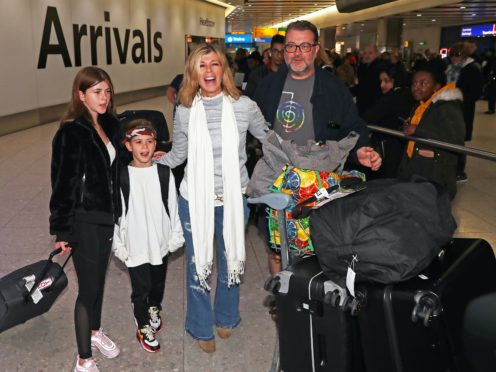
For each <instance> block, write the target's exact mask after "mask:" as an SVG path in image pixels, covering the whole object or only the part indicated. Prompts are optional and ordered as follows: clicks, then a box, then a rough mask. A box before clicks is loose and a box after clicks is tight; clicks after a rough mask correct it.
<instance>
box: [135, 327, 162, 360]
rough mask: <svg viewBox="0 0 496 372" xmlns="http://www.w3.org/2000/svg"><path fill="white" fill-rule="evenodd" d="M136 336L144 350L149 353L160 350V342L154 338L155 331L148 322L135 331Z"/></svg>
mask: <svg viewBox="0 0 496 372" xmlns="http://www.w3.org/2000/svg"><path fill="white" fill-rule="evenodd" d="M136 338H137V339H138V341H139V343H140V344H141V346H142V347H143V349H145V350H146V351H148V352H150V353H158V352H159V351H160V344H159V343H158V340H157V339H156V338H155V331H154V330H153V328H152V327H151V326H150V325H149V324H147V325H145V326H144V327H143V328H141V329H138V330H137V331H136Z"/></svg>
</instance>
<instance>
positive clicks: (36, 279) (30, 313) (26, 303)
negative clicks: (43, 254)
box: [0, 248, 70, 332]
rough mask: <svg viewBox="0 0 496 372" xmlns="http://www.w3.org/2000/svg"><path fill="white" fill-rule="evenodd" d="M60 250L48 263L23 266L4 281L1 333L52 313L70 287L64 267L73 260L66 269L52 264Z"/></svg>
mask: <svg viewBox="0 0 496 372" xmlns="http://www.w3.org/2000/svg"><path fill="white" fill-rule="evenodd" d="M60 251H61V250H60V248H59V249H56V250H54V251H52V252H51V253H50V256H49V258H48V260H42V261H39V262H36V263H33V264H31V265H28V266H25V267H22V268H20V269H18V270H16V271H14V272H12V273H10V274H8V275H6V276H4V277H3V278H1V279H0V332H3V331H5V330H6V329H9V328H12V327H14V326H16V325H18V324H21V323H24V322H26V321H27V320H29V319H31V318H34V317H36V316H38V315H41V314H43V313H45V312H47V311H48V310H50V308H51V307H52V305H53V303H54V302H55V300H56V299H57V297H58V296H59V294H60V293H61V292H62V291H63V290H64V288H65V287H66V286H67V276H66V275H65V273H64V270H63V268H64V266H65V264H66V263H67V261H68V260H69V258H67V260H66V261H65V263H64V265H63V266H60V265H59V264H58V263H56V262H53V261H52V259H53V257H54V256H55V255H56V254H58V253H60ZM69 257H70V256H69ZM26 284H28V286H26ZM28 288H30V289H28Z"/></svg>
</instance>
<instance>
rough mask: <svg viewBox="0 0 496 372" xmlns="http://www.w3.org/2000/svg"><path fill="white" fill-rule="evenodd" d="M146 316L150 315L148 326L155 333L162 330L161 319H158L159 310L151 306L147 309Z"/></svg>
mask: <svg viewBox="0 0 496 372" xmlns="http://www.w3.org/2000/svg"><path fill="white" fill-rule="evenodd" d="M148 314H149V315H150V326H151V327H152V328H153V330H154V331H155V332H158V331H160V329H161V328H162V318H160V308H159V307H157V306H151V307H150V308H148Z"/></svg>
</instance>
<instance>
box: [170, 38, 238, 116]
mask: <svg viewBox="0 0 496 372" xmlns="http://www.w3.org/2000/svg"><path fill="white" fill-rule="evenodd" d="M209 53H215V54H217V57H219V62H220V65H221V67H222V69H223V71H224V73H223V74H222V82H221V87H222V91H223V92H224V94H225V95H227V96H230V97H232V98H234V99H238V98H239V97H240V96H241V93H240V92H239V90H238V88H236V85H235V84H234V79H233V76H232V73H231V69H230V68H229V64H228V62H227V58H226V55H225V54H224V52H222V50H220V48H219V47H217V46H215V45H212V44H201V45H199V46H198V47H197V48H196V49H195V50H193V51H192V52H191V54H190V55H189V56H188V59H187V60H186V65H185V67H184V80H183V83H182V85H181V89H180V90H179V103H180V104H182V105H183V106H185V107H191V105H192V104H193V99H194V98H195V96H196V94H197V93H198V91H199V90H200V83H199V81H198V75H199V72H200V60H201V57H203V56H204V55H206V54H209Z"/></svg>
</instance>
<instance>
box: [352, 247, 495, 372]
mask: <svg viewBox="0 0 496 372" xmlns="http://www.w3.org/2000/svg"><path fill="white" fill-rule="evenodd" d="M366 289H367V305H366V307H365V309H364V310H363V311H362V312H360V314H359V315H358V322H359V330H360V338H361V342H362V351H363V358H364V362H365V365H366V370H367V372H389V371H391V372H418V371H421V372H448V371H450V372H471V371H473V369H472V368H471V367H470V365H469V362H468V359H467V354H466V352H465V351H464V348H463V337H462V331H463V317H464V313H465V310H466V308H467V305H468V303H469V302H470V301H471V300H473V299H474V298H476V297H479V296H480V295H483V294H487V293H490V292H494V291H496V260H495V257H494V253H493V250H492V248H491V246H490V245H489V244H488V243H487V242H486V241H484V240H481V239H454V240H453V241H452V243H450V244H449V245H447V246H446V247H445V248H444V249H443V250H442V251H441V253H440V255H439V256H438V257H437V258H436V259H435V260H434V262H433V263H432V264H431V265H430V266H429V267H428V268H427V269H426V270H425V271H424V272H423V273H422V274H421V275H419V276H418V277H415V278H412V279H410V280H408V281H405V282H401V283H397V284H394V285H386V286H384V285H371V284H370V285H366ZM495 369H496V366H495Z"/></svg>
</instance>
